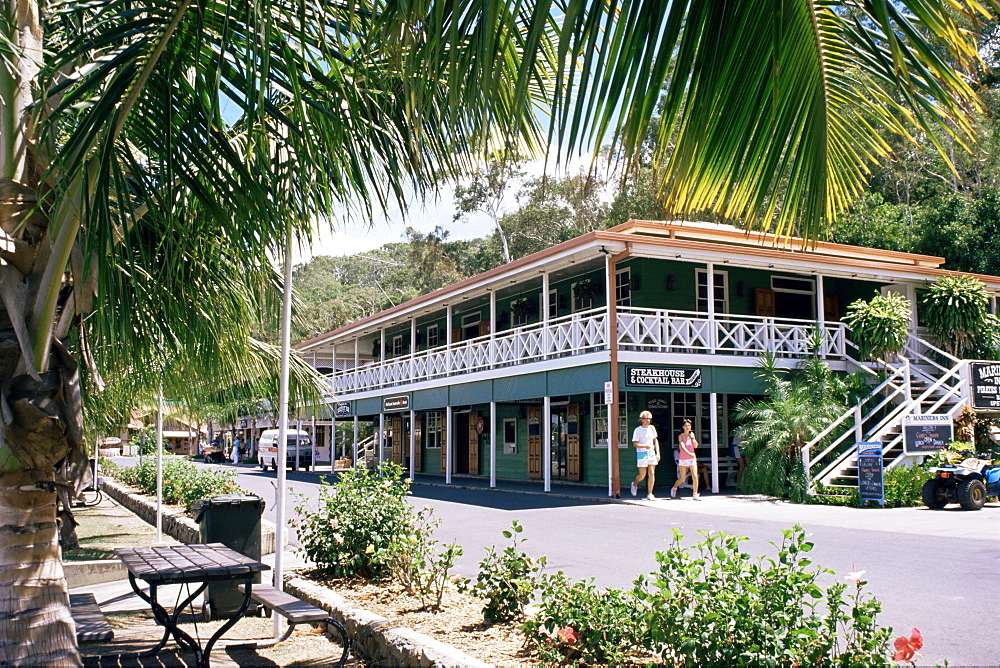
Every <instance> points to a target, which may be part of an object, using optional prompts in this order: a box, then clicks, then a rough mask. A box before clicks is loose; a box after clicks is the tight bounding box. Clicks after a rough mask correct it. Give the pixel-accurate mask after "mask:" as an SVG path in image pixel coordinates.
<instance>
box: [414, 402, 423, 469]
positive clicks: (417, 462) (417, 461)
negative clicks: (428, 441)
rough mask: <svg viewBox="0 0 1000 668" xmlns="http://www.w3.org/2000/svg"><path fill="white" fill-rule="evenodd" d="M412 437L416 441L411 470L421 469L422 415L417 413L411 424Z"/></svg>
mask: <svg viewBox="0 0 1000 668" xmlns="http://www.w3.org/2000/svg"><path fill="white" fill-rule="evenodd" d="M413 434H414V438H415V439H416V441H417V447H416V448H414V451H413V457H414V461H413V470H414V471H423V470H424V416H423V415H417V416H416V417H415V424H414V425H413Z"/></svg>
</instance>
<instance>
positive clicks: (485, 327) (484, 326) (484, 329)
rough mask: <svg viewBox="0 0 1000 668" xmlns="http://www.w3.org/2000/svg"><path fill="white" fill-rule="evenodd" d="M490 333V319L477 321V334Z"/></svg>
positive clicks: (484, 334)
mask: <svg viewBox="0 0 1000 668" xmlns="http://www.w3.org/2000/svg"><path fill="white" fill-rule="evenodd" d="M489 333H490V321H489V320H483V321H482V322H480V323H479V336H486V335H487V334H489Z"/></svg>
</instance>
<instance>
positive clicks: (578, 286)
mask: <svg viewBox="0 0 1000 668" xmlns="http://www.w3.org/2000/svg"><path fill="white" fill-rule="evenodd" d="M595 287H596V283H594V280H593V279H592V278H585V279H583V280H582V281H579V282H577V283H574V284H573V285H572V286H571V288H570V289H571V290H572V292H573V312H574V313H576V312H577V311H586V310H588V309H592V308H594V294H595Z"/></svg>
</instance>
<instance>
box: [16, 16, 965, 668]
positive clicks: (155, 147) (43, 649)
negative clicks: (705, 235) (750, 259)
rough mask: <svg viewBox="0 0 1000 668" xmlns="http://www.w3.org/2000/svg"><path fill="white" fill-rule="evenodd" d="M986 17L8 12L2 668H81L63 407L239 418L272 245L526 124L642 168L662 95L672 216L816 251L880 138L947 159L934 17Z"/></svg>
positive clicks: (948, 67)
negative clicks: (175, 407)
mask: <svg viewBox="0 0 1000 668" xmlns="http://www.w3.org/2000/svg"><path fill="white" fill-rule="evenodd" d="M907 8H908V9H909V11H911V12H912V13H913V14H915V18H914V17H913V16H909V15H907V14H905V13H904V10H905V9H907ZM946 10H947V11H946ZM976 11H977V7H976V6H974V4H973V3H972V1H971V0H948V1H945V0H940V1H939V2H933V1H928V0H909V1H903V2H892V3H886V2H872V3H862V4H855V3H853V2H843V3H831V2H825V1H824V2H820V1H818V0H817V1H807V0H793V1H791V2H789V1H788V0H784V1H782V2H779V1H778V0H770V1H764V0H743V1H740V2H730V3H720V2H712V1H709V0H701V1H695V0H688V1H687V2H664V1H663V0H625V1H623V2H615V3H612V2H607V1H606V0H565V1H564V2H558V3H556V2H551V1H549V0H535V1H532V2H529V1H528V0H515V1H512V2H508V3H500V2H481V1H473V0H457V1H454V0H453V1H449V2H442V1H441V0H413V1H410V2H406V3H397V2H395V1H393V0H369V1H368V2H364V3H361V2H356V1H355V0H333V1H323V2H316V1H315V0H256V1H255V2H253V3H245V2H236V3H222V2H217V1H216V0H198V2H194V1H193V0H145V1H136V0H95V1H93V2H88V3H78V2H72V1H70V0H49V1H48V2H44V3H42V2H39V1H38V0H4V2H2V3H0V229H2V231H3V238H2V241H0V297H2V309H3V315H4V317H3V318H2V319H0V352H2V354H0V375H2V378H0V379H2V380H3V385H2V387H3V389H2V396H0V408H2V417H3V419H2V420H0V520H2V521H0V536H2V538H0V592H2V593H0V663H3V664H7V663H12V664H27V663H31V664H35V663H38V664H71V663H73V662H75V661H77V660H78V656H77V652H76V648H75V639H74V636H73V633H72V624H71V622H70V621H69V616H68V609H67V603H68V601H67V596H66V589H65V582H64V579H63V577H62V572H61V566H60V565H59V561H58V549H57V545H56V543H55V530H54V510H53V508H54V499H55V489H56V488H57V487H58V486H60V485H63V484H65V483H66V482H67V481H72V480H73V479H76V478H78V477H79V475H81V473H80V469H81V468H82V466H81V465H82V462H83V446H82V436H81V434H82V419H81V389H80V388H81V382H84V383H86V387H87V391H88V392H94V391H98V390H100V388H101V387H102V385H103V377H104V376H108V377H110V378H112V380H118V379H119V377H120V376H122V375H125V374H130V375H131V376H132V377H133V380H134V381H135V382H136V383H137V384H138V386H139V387H143V388H146V389H147V390H148V389H150V388H154V387H157V386H159V385H161V384H162V385H163V386H164V388H165V390H166V391H168V392H171V391H176V392H184V391H194V390H196V389H198V388H199V387H200V386H201V385H202V384H218V385H221V386H223V387H231V386H232V387H237V388H239V387H241V386H242V387H244V388H249V389H247V390H246V392H248V393H251V394H250V395H248V396H251V395H252V392H253V391H255V389H256V388H255V387H254V385H255V380H256V379H258V378H262V377H266V376H267V375H268V374H267V373H266V372H267V370H268V364H267V362H266V361H265V360H266V359H267V353H268V351H267V349H266V347H265V346H263V345H261V344H259V343H257V342H255V341H254V340H253V339H252V337H250V335H249V332H250V330H251V329H252V328H253V327H254V326H255V323H256V322H257V321H258V318H259V313H260V311H262V310H267V309H268V307H269V305H270V304H273V302H274V299H275V291H276V287H277V286H276V280H275V276H274V275H273V272H272V270H271V269H270V268H269V263H268V262H267V260H266V258H267V257H268V254H269V253H278V252H282V251H283V250H287V249H285V248H283V247H284V239H285V238H286V236H287V235H288V233H290V232H292V233H295V235H297V236H302V237H308V235H309V226H310V224H311V222H312V220H313V219H314V217H315V216H318V215H334V214H341V215H357V214H360V215H362V216H367V215H368V214H369V213H370V212H372V211H373V210H378V209H380V208H382V207H385V206H387V205H388V204H389V203H390V202H399V203H401V204H402V205H404V206H405V202H406V200H407V197H408V195H410V194H411V193H416V194H417V195H420V194H422V193H424V192H426V190H427V189H428V187H430V186H431V185H433V184H434V183H436V182H438V181H439V180H440V179H442V178H447V177H449V176H453V175H455V174H456V173H461V172H464V171H468V170H469V169H470V168H471V166H472V165H473V164H474V162H475V156H476V155H485V154H488V152H490V151H491V150H494V149H497V148H501V149H504V148H508V147H516V150H518V151H521V152H525V153H530V152H532V151H536V150H537V149H538V148H539V146H540V145H542V144H544V142H543V141H541V140H540V139H539V130H540V125H541V124H542V123H543V122H544V119H543V117H542V114H541V112H542V111H543V110H544V109H553V110H555V112H556V113H555V114H554V115H553V116H552V119H553V120H552V123H551V124H550V125H549V138H550V139H552V140H554V143H556V144H558V145H560V146H562V147H565V148H566V150H568V151H572V150H577V149H580V148H583V147H586V146H587V145H588V144H589V143H592V142H593V141H595V140H601V139H603V138H604V137H605V136H606V134H607V133H608V132H609V131H613V130H617V129H620V130H621V132H620V134H618V135H616V139H617V145H618V147H619V148H620V149H621V151H620V153H621V154H622V155H624V156H625V157H628V158H636V157H637V156H639V155H640V153H641V151H640V149H641V147H642V139H643V138H644V137H645V136H646V133H647V130H648V128H649V123H650V119H651V118H652V117H653V115H654V112H655V111H656V109H657V105H658V103H659V100H660V97H661V94H662V93H663V92H664V91H665V93H666V95H665V97H664V102H663V106H662V110H663V117H662V123H661V124H660V128H661V136H662V137H663V138H665V139H668V140H669V141H661V142H660V144H661V146H663V147H664V149H663V150H664V151H667V152H665V153H664V154H663V155H662V156H658V159H657V161H656V162H655V164H656V166H657V169H659V170H660V174H661V175H662V180H661V183H662V196H663V202H664V206H665V208H666V210H669V211H671V212H697V211H699V210H701V209H704V208H708V207H711V208H713V209H715V210H717V211H718V212H719V213H720V215H722V216H723V217H726V218H737V217H742V218H745V219H746V220H748V221H750V222H751V223H753V224H757V225H764V226H770V225H772V224H773V223H774V224H776V225H777V228H778V229H779V230H781V229H788V228H789V226H790V225H791V223H792V221H804V223H803V224H804V226H805V229H806V230H812V231H815V230H816V229H817V227H818V226H820V225H822V224H823V223H824V222H825V221H826V220H828V219H829V218H830V217H831V214H832V213H833V212H835V211H836V210H837V209H838V207H843V206H844V205H845V204H846V202H847V201H849V200H850V198H851V196H852V195H853V194H854V193H856V192H857V190H858V189H859V188H860V186H861V184H862V182H863V179H864V176H865V174H866V170H867V168H868V167H867V166H868V165H869V164H871V162H872V161H873V160H876V159H880V158H881V157H883V156H884V155H885V153H886V152H887V151H888V147H887V146H885V145H884V144H883V143H882V142H881V140H880V139H878V134H877V133H875V132H872V131H871V129H872V126H873V125H875V124H878V125H882V126H886V127H889V128H891V129H895V130H897V131H899V132H905V131H906V130H907V128H908V127H911V126H912V125H916V126H918V127H920V126H923V127H924V128H926V129H929V130H930V129H933V128H934V127H935V124H939V125H940V127H945V128H951V130H950V131H952V132H954V133H956V134H958V135H961V133H962V131H963V130H964V129H965V125H964V116H963V112H964V111H966V110H967V109H969V108H972V107H974V105H975V102H974V96H973V95H972V94H971V92H970V90H969V88H968V86H967V85H966V83H965V80H964V79H963V78H962V77H961V76H960V75H958V74H955V69H954V68H955V67H962V66H964V65H965V64H966V63H967V62H969V61H970V60H972V59H973V58H974V55H975V45H974V43H973V42H972V40H971V39H969V36H968V34H966V33H964V32H963V31H962V30H960V29H959V28H958V27H957V26H956V24H955V23H954V21H953V19H952V18H951V17H952V15H953V14H952V13H949V12H953V13H954V15H956V16H962V17H965V18H971V17H973V16H974V15H975V12H976ZM918 27H919V29H918ZM941 121H947V122H948V123H940V122H941ZM81 377H82V378H83V380H82V381H81ZM194 378H200V379H202V380H201V381H199V382H195V381H194V380H193V379H194ZM208 378H210V379H212V381H207V380H204V379H208ZM240 393H241V392H236V394H237V395H239V394H240ZM57 464H60V465H61V472H60V474H59V476H57V475H56V474H55V473H54V468H55V466H56V465H57ZM15 536H16V537H17V538H14V537H15Z"/></svg>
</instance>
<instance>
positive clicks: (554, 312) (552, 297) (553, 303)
mask: <svg viewBox="0 0 1000 668" xmlns="http://www.w3.org/2000/svg"><path fill="white" fill-rule="evenodd" d="M558 315H559V293H558V292H557V291H556V290H555V288H553V289H552V290H549V318H555V317H557V316H558Z"/></svg>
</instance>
